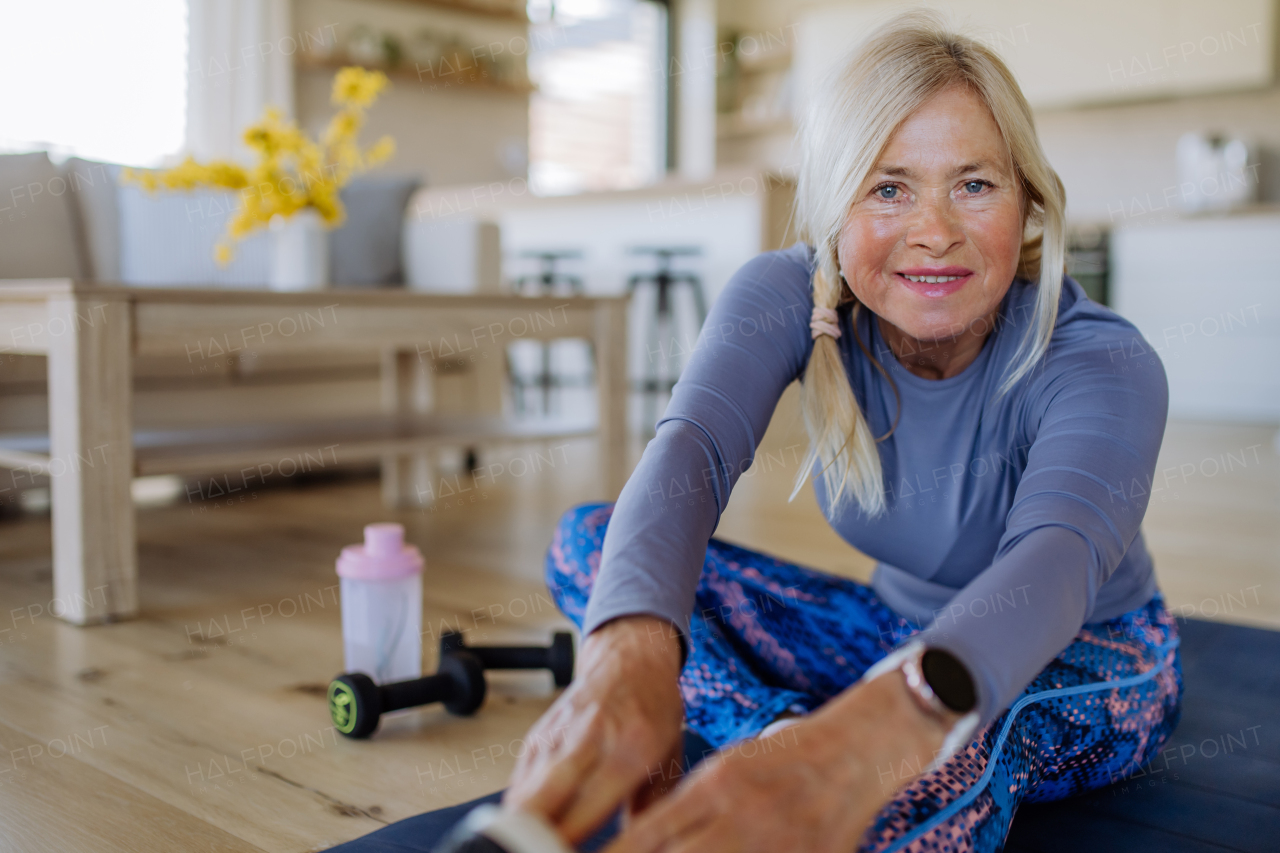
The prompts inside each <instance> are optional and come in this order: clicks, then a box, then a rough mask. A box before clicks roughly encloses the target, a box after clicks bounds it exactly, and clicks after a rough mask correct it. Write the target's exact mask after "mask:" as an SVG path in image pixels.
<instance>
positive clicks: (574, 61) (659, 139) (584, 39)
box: [528, 0, 667, 195]
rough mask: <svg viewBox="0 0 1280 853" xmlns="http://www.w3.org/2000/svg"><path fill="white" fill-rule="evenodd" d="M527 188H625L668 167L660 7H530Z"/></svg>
mask: <svg viewBox="0 0 1280 853" xmlns="http://www.w3.org/2000/svg"><path fill="white" fill-rule="evenodd" d="M528 9H529V17H530V20H531V21H532V24H531V26H530V32H529V43H530V50H529V76H530V78H531V79H532V81H533V82H534V84H535V85H536V86H537V87H538V91H537V92H535V93H534V94H533V96H532V97H531V98H530V103H529V185H530V188H531V189H532V190H533V191H534V192H535V193H538V194H539V195H562V194H567V193H576V192H584V191H590V190H608V189H625V188H629V187H637V186H642V185H644V184H648V183H652V182H654V181H656V180H658V179H659V178H660V177H662V174H663V172H664V171H665V169H666V98H667V95H666V84H665V75H664V73H663V71H664V68H665V63H666V55H667V16H666V8H665V7H664V6H662V5H660V4H659V3H656V2H650V0H532V2H530V3H529V5H528Z"/></svg>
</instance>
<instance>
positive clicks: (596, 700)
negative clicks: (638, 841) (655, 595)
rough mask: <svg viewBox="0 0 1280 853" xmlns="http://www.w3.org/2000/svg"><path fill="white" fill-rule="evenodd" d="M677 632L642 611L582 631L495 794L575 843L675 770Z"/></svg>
mask: <svg viewBox="0 0 1280 853" xmlns="http://www.w3.org/2000/svg"><path fill="white" fill-rule="evenodd" d="M679 677H680V642H679V639H678V638H677V636H676V634H675V631H674V629H673V628H672V626H671V624H670V623H669V622H667V621H665V620H663V619H657V618H655V617H651V616H627V617H623V618H621V619H615V620H614V621H612V622H609V623H607V624H605V625H603V626H601V627H600V628H598V629H596V630H595V631H593V632H592V633H591V634H590V635H589V636H588V637H587V638H586V640H584V641H583V644H582V650H581V655H580V658H579V664H578V673H577V676H576V678H575V679H574V681H573V683H572V684H570V685H569V687H568V689H567V690H565V692H564V693H563V694H562V695H561V696H560V698H559V699H557V700H556V702H555V704H554V705H552V706H551V708H550V709H549V710H548V711H547V713H546V714H544V715H543V716H542V719H540V720H539V721H538V722H537V723H536V724H535V725H534V727H533V728H532V729H531V730H530V732H529V735H528V738H527V749H526V750H525V753H524V755H522V756H521V757H520V760H519V761H518V762H517V764H516V769H515V772H514V773H513V774H512V777H511V784H510V786H509V787H508V789H507V793H506V795H505V796H504V798H503V803H504V804H505V805H509V806H512V807H515V808H521V809H524V810H525V811H530V812H534V813H536V814H540V815H542V816H544V817H546V818H547V819H549V820H550V821H551V822H552V823H553V824H554V825H555V826H556V828H557V829H558V830H559V831H560V833H561V835H563V836H564V837H565V838H566V839H568V841H569V842H570V843H574V844H576V843H577V842H579V841H581V840H582V839H584V838H586V837H588V836H589V835H590V833H591V832H592V831H593V830H594V829H596V828H597V827H599V826H600V825H601V824H603V823H604V821H605V820H606V819H608V817H609V816H610V815H611V814H613V812H614V810H615V809H617V808H618V806H619V805H622V804H624V803H627V804H631V805H632V806H633V807H634V808H633V810H635V809H638V808H640V807H643V806H644V805H645V804H647V803H648V802H650V801H651V800H653V799H654V798H655V797H656V795H657V794H659V793H661V792H662V791H663V790H665V788H666V787H668V786H669V785H671V784H674V783H675V781H677V780H676V779H673V778H671V774H670V773H669V772H666V771H668V770H669V768H670V767H671V766H672V763H673V762H674V764H675V765H676V766H679V763H680V756H681V733H680V722H681V720H682V719H683V717H684V703H683V701H682V700H681V698H680V690H679V686H678V680H679Z"/></svg>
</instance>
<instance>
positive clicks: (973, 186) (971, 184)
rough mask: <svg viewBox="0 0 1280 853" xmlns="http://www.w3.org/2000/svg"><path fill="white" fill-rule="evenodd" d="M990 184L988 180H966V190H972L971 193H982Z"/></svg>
mask: <svg viewBox="0 0 1280 853" xmlns="http://www.w3.org/2000/svg"><path fill="white" fill-rule="evenodd" d="M989 186H991V185H990V184H988V183H987V182H986V181H965V182H964V189H965V192H970V193H980V192H982V191H983V190H984V189H986V188H987V187H989Z"/></svg>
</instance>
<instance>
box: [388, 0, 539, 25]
mask: <svg viewBox="0 0 1280 853" xmlns="http://www.w3.org/2000/svg"><path fill="white" fill-rule="evenodd" d="M393 2H396V3H398V4H401V5H406V6H423V7H426V8H428V9H440V10H442V11H445V12H457V13H459V14H462V15H475V16H476V17H481V18H493V19H496V20H500V21H511V22H513V23H517V24H527V23H529V16H528V15H526V14H525V12H524V9H523V8H520V9H515V8H503V7H502V5H500V4H497V3H476V2H467V0H393Z"/></svg>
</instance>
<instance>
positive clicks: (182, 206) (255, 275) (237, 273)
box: [118, 185, 271, 287]
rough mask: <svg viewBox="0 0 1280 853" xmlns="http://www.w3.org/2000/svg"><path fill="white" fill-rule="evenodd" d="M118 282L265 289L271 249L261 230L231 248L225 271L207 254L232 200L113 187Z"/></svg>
mask: <svg viewBox="0 0 1280 853" xmlns="http://www.w3.org/2000/svg"><path fill="white" fill-rule="evenodd" d="M118 196H119V206H120V280H121V281H123V282H125V283H126V284H138V285H155V286H160V287H165V286H182V285H196V286H218V285H222V286H227V287H245V286H249V287H254V286H261V287H265V286H266V283H267V280H268V276H269V271H270V264H271V254H270V252H271V244H270V240H269V239H268V236H267V231H266V229H265V228H263V229H262V230H260V231H256V232H254V233H253V235H252V236H250V237H248V238H246V239H244V240H241V241H239V242H238V243H236V244H235V258H234V260H232V262H231V263H230V264H228V265H227V266H226V267H220V266H218V264H217V262H216V261H215V260H214V259H213V248H214V245H215V244H216V243H217V242H218V239H219V238H220V237H221V236H222V233H223V232H224V231H225V230H226V227H227V219H228V218H229V217H230V215H231V212H232V211H233V210H234V207H235V205H236V203H237V199H236V194H235V193H231V192H215V191H210V190H196V191H194V192H164V191H160V192H157V193H156V194H155V195H151V194H149V193H148V192H147V191H146V190H143V189H141V188H139V187H137V186H134V185H124V186H121V187H119V193H118Z"/></svg>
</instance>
